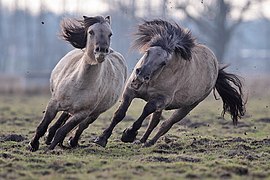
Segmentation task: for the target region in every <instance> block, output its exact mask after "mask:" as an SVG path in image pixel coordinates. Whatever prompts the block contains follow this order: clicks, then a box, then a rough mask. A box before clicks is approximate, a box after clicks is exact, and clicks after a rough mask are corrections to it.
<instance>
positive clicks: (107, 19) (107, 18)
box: [105, 16, 111, 24]
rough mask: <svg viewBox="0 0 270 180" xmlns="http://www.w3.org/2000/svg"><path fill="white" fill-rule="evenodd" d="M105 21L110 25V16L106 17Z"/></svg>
mask: <svg viewBox="0 0 270 180" xmlns="http://www.w3.org/2000/svg"><path fill="white" fill-rule="evenodd" d="M105 20H106V21H107V23H109V24H111V16H106V17H105Z"/></svg>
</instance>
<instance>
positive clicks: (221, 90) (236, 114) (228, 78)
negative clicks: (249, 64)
mask: <svg viewBox="0 0 270 180" xmlns="http://www.w3.org/2000/svg"><path fill="white" fill-rule="evenodd" d="M232 84H233V85H234V86H233V85H232ZM215 89H216V90H217V92H218V94H219V95H220V97H221V99H222V101H223V111H222V116H224V114H225V113H226V112H228V113H229V114H230V115H231V118H232V120H233V124H234V125H237V122H238V119H240V118H241V117H242V116H244V115H245V104H246V102H244V101H243V91H242V82H241V81H240V79H239V78H238V77H237V76H236V75H234V74H230V73H227V72H225V71H224V68H222V69H219V71H218V78H217V81H216V85H215ZM214 95H215V94H214ZM215 97H216V96H215Z"/></svg>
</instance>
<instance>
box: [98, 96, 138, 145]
mask: <svg viewBox="0 0 270 180" xmlns="http://www.w3.org/2000/svg"><path fill="white" fill-rule="evenodd" d="M132 100H133V97H132V96H130V95H125V94H124V96H123V100H122V102H121V104H120V106H119V107H118V109H117V111H116V112H115V113H114V116H113V118H112V121H111V124H110V125H109V126H108V127H107V128H106V129H105V130H104V131H103V133H102V134H101V135H100V136H99V137H97V138H96V139H95V141H94V142H95V143H96V144H98V145H100V146H102V147H106V144H107V142H108V139H109V137H110V136H111V135H112V131H113V129H114V127H115V126H116V125H117V124H118V123H119V122H121V121H122V120H123V119H124V117H125V116H126V112H127V110H128V107H129V106H130V103H131V101H132Z"/></svg>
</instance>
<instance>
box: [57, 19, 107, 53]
mask: <svg viewBox="0 0 270 180" xmlns="http://www.w3.org/2000/svg"><path fill="white" fill-rule="evenodd" d="M83 18H84V19H83V20H81V19H64V20H63V21H62V22H61V34H60V36H61V37H62V38H63V39H64V40H65V41H67V42H69V43H70V44H71V45H72V46H74V47H75V48H79V49H83V48H85V46H86V40H87V29H88V28H89V27H90V26H92V25H93V24H95V23H105V22H106V20H105V19H104V17H102V16H95V17H86V16H83Z"/></svg>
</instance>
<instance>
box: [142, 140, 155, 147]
mask: <svg viewBox="0 0 270 180" xmlns="http://www.w3.org/2000/svg"><path fill="white" fill-rule="evenodd" d="M154 144H155V143H154V142H153V141H147V142H146V143H144V145H143V147H144V148H147V147H151V146H153V145H154Z"/></svg>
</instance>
